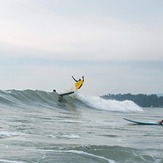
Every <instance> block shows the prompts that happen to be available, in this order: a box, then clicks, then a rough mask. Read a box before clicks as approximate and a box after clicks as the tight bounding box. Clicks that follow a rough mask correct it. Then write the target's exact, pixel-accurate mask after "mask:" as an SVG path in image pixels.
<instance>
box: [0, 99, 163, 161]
mask: <svg viewBox="0 0 163 163" xmlns="http://www.w3.org/2000/svg"><path fill="white" fill-rule="evenodd" d="M71 102H72V101H71ZM58 106H60V107H49V108H47V107H42V106H40V105H39V106H35V107H34V106H29V107H28V108H23V107H11V106H9V105H8V106H7V107H6V106H1V108H0V113H1V118H0V162H2V163H26V162H28V163H29V162H31V163H108V162H110V163H137V162H138V163H161V162H163V152H162V151H163V145H162V142H163V141H162V140H163V139H162V135H163V126H150V125H133V124H132V123H130V122H127V121H125V120H124V119H123V118H124V117H125V118H131V119H136V120H144V121H159V120H160V119H162V113H163V108H143V110H144V111H143V112H140V111H136V112H124V111H123V112H122V111H108V110H101V109H100V110H98V109H94V108H89V107H86V106H84V105H79V104H78V105H72V104H71V105H70V104H69V102H64V103H62V102H58Z"/></svg>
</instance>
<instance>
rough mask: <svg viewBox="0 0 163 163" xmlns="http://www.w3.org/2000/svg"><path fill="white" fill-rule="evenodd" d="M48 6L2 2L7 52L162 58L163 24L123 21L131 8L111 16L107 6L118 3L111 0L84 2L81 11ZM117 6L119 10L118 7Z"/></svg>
mask: <svg viewBox="0 0 163 163" xmlns="http://www.w3.org/2000/svg"><path fill="white" fill-rule="evenodd" d="M48 2H49V3H45V2H43V1H36V2H33V1H28V2H27V1H26V2H25V1H23V2H22V1H20V0H16V1H10V0H8V1H5V2H3V3H2V10H1V13H2V15H3V17H2V21H1V22H0V24H1V31H0V35H1V38H0V43H1V45H2V44H3V45H6V46H4V47H3V48H2V49H4V51H10V53H12V52H13V53H15V54H16V53H17V54H20V55H23V54H24V55H27V53H28V54H29V55H39V56H44V55H45V56H47V57H52V58H54V57H55V58H60V59H65V58H70V59H74V60H108V61H109V60H153V59H155V60H160V59H161V60H162V59H163V56H162V51H163V48H162V45H161V42H162V38H163V37H162V33H163V28H162V27H163V26H162V24H157V23H156V24H157V26H156V25H154V24H153V25H150V26H149V24H148V23H146V22H142V21H139V20H137V19H133V20H132V19H130V18H129V19H126V17H125V18H124V15H125V14H128V13H129V12H131V9H130V10H129V7H127V11H126V13H124V12H122V11H124V10H122V9H121V10H120V11H121V12H120V11H119V12H115V11H113V10H111V11H110V12H109V10H107V8H106V7H105V6H104V5H107V6H108V7H109V5H111V6H113V4H112V3H106V1H104V4H103V3H100V4H99V3H98V2H97V1H95V2H94V3H93V2H92V1H88V3H86V2H81V8H79V6H80V5H79V4H80V3H76V2H75V1H69V3H68V2H67V1H63V2H60V1H55V2H53V1H48ZM75 4H76V8H73V7H74V5H75ZM86 4H87V6H86V9H85V11H84V7H85V6H84V5H86ZM128 4H131V3H128ZM66 5H67V7H66ZM71 5H72V6H71ZM90 5H92V7H90ZM98 5H99V6H98ZM3 6H4V7H3ZM132 6H133V5H132ZM138 6H139V5H138ZM57 7H58V8H59V9H58V8H57ZM64 7H66V8H65V10H64ZM95 7H97V9H95ZM114 7H117V9H120V6H118V5H117V6H114ZM123 7H124V5H123ZM70 9H72V11H71V10H70ZM102 9H104V10H103V11H102ZM142 9H143V8H142ZM78 10H79V11H78ZM116 11H117V10H116ZM114 12H115V13H114ZM135 12H136V11H135ZM135 12H132V14H135ZM113 14H114V15H113ZM118 14H122V15H118ZM125 16H126V15H125ZM137 16H138V17H139V16H140V15H137ZM160 16H161V15H160ZM134 17H135V18H136V15H135V16H134ZM158 20H159V19H158ZM154 23H155V22H154ZM8 47H10V48H8ZM25 53H26V54H25Z"/></svg>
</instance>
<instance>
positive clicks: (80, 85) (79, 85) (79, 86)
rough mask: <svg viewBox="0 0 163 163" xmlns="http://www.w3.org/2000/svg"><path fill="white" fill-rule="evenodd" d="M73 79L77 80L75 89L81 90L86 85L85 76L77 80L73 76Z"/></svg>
mask: <svg viewBox="0 0 163 163" xmlns="http://www.w3.org/2000/svg"><path fill="white" fill-rule="evenodd" d="M72 78H73V79H74V80H75V82H76V83H75V88H76V90H78V89H80V88H81V87H82V85H83V83H84V76H82V79H79V80H76V79H75V78H74V77H73V76H72Z"/></svg>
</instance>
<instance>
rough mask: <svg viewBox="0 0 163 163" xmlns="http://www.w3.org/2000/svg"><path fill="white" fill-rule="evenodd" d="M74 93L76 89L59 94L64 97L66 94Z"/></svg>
mask: <svg viewBox="0 0 163 163" xmlns="http://www.w3.org/2000/svg"><path fill="white" fill-rule="evenodd" d="M73 93H74V91H71V92H66V93H61V94H59V95H60V96H61V97H63V96H66V95H71V94H73Z"/></svg>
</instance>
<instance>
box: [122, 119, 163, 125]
mask: <svg viewBox="0 0 163 163" xmlns="http://www.w3.org/2000/svg"><path fill="white" fill-rule="evenodd" d="M123 119H124V120H126V121H129V122H132V123H135V124H138V125H163V124H159V123H158V122H144V121H136V120H131V119H127V118H123Z"/></svg>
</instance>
